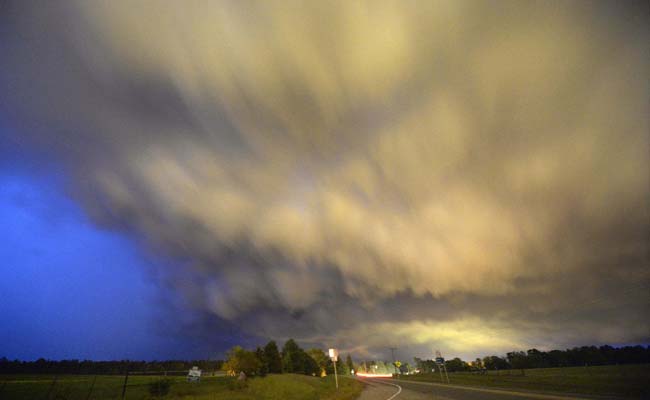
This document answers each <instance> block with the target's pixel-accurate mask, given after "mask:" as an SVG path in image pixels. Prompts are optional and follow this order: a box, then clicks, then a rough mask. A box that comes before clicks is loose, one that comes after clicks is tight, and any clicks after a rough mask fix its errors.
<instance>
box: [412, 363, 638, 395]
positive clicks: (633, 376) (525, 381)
mask: <svg viewBox="0 0 650 400" xmlns="http://www.w3.org/2000/svg"><path fill="white" fill-rule="evenodd" d="M400 379H405V380H415V381H427V382H437V383H440V382H441V381H440V374H439V373H437V372H436V373H435V374H420V375H411V376H402V377H400ZM449 380H450V382H451V384H455V385H470V386H483V387H493V388H507V389H524V390H532V391H551V392H562V393H573V394H585V395H593V394H597V395H612V396H622V397H636V398H650V364H641V365H620V366H596V367H567V368H539V369H527V370H525V375H521V371H520V370H511V371H498V373H497V371H489V374H487V375H476V374H472V373H469V372H455V373H450V374H449Z"/></svg>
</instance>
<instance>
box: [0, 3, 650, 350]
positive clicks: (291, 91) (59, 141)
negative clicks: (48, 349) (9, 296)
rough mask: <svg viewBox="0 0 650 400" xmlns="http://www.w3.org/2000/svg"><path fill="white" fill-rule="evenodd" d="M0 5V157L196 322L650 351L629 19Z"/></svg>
mask: <svg viewBox="0 0 650 400" xmlns="http://www.w3.org/2000/svg"><path fill="white" fill-rule="evenodd" d="M3 7H4V9H3V11H2V17H1V19H0V22H1V23H0V25H2V26H3V27H2V28H0V29H1V36H0V49H1V50H2V53H3V56H2V59H1V60H0V68H1V69H2V73H1V74H0V84H1V85H2V91H1V92H2V94H0V103H1V104H0V112H2V114H4V116H5V118H7V119H8V120H9V121H11V123H12V125H13V126H16V127H17V128H16V132H17V133H15V135H16V137H14V138H12V140H13V142H14V143H20V144H21V145H23V146H27V147H28V148H29V149H31V151H34V152H43V151H46V152H47V153H48V154H51V156H52V157H53V162H54V163H57V164H60V165H64V166H65V168H66V171H68V174H69V176H70V180H69V191H70V192H71V193H73V194H74V196H75V198H76V199H77V200H78V201H79V202H80V203H81V204H83V206H84V209H85V210H86V212H87V214H88V215H89V216H90V217H91V218H92V219H93V221H95V222H96V223H97V224H100V225H102V226H106V227H109V228H112V229H120V230H124V231H126V232H129V233H130V234H132V235H133V237H134V238H138V239H139V240H140V241H141V242H142V244H143V246H147V247H148V248H149V249H150V250H151V251H153V252H155V253H157V254H160V255H164V256H166V257H169V258H172V259H176V260H182V262H181V263H180V264H181V265H182V268H181V267H179V269H178V270H173V269H169V270H166V271H164V274H165V276H167V277H168V279H169V281H170V282H171V283H170V284H171V285H172V286H173V287H174V288H175V291H176V292H177V293H179V294H181V295H183V296H184V297H185V298H186V299H188V302H189V303H190V304H192V306H193V307H196V308H197V309H199V310H202V311H203V312H208V313H211V314H214V315H216V316H217V317H218V318H221V319H224V320H228V321H231V322H232V323H233V324H236V325H238V326H240V327H242V329H244V330H245V331H247V332H249V333H251V334H255V335H259V336H263V337H272V338H276V339H280V340H281V339H283V338H287V337H289V336H294V337H296V338H297V339H299V340H300V341H302V342H303V343H314V344H326V345H337V346H340V347H342V348H344V349H348V350H352V351H354V352H356V353H357V354H367V353H370V354H377V353H380V352H381V351H382V349H384V350H385V348H386V347H388V346H389V345H396V346H400V347H406V346H410V348H412V349H413V353H419V354H423V355H427V354H429V355H430V352H431V350H432V349H437V348H441V349H443V350H445V351H448V352H451V353H454V354H458V355H464V356H472V355H484V354H486V353H493V352H501V351H509V350H513V349H522V348H528V347H538V348H552V347H561V346H570V345H576V344H591V343H606V342H607V343H615V344H618V343H639V342H645V343H647V342H648V341H650V324H649V323H648V319H647V316H648V315H649V311H650V298H649V297H648V289H649V288H650V273H649V270H648V266H649V263H650V240H649V233H650V151H649V150H650V134H649V132H650V126H649V119H648V104H649V102H648V100H649V93H650V87H649V86H650V84H649V81H648V79H647V72H648V71H650V60H649V57H650V55H649V54H650V53H649V49H648V43H649V42H650V40H649V39H650V35H649V33H650V32H649V31H648V30H649V27H650V24H649V21H648V15H649V10H648V5H647V4H639V5H635V4H634V3H626V4H620V5H617V4H611V3H604V2H603V3H596V2H593V3H588V2H575V3H574V2H557V3H556V2H548V3H538V2H521V1H516V2H511V3H510V2H499V3H484V2H457V1H454V2H431V1H426V2H424V1H423V2H349V1H341V2H291V1H289V2H287V1H277V2H273V1H271V2H239V1H233V2H229V1H222V2H212V3H205V2H182V3H181V2H159V1H156V2H148V1H124V2H119V1H118V2H94V1H79V2H74V1H70V2H66V3H50V4H42V3H41V4H37V3H35V2H34V3H32V2H16V3H8V4H7V5H5V6H3ZM186 273H191V274H192V276H195V277H196V278H195V279H191V280H187V279H186V280H182V281H181V280H176V279H175V277H177V276H178V275H185V274H186Z"/></svg>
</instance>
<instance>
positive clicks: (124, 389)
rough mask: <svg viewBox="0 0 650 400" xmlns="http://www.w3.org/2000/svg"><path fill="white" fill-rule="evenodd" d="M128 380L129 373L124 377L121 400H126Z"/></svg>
mask: <svg viewBox="0 0 650 400" xmlns="http://www.w3.org/2000/svg"><path fill="white" fill-rule="evenodd" d="M128 380H129V371H128V370H127V371H126V375H124V385H122V400H124V399H126V382H127V381H128Z"/></svg>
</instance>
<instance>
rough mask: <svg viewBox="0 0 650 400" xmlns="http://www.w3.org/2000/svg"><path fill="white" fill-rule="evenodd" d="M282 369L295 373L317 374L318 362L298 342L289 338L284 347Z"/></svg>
mask: <svg viewBox="0 0 650 400" xmlns="http://www.w3.org/2000/svg"><path fill="white" fill-rule="evenodd" d="M282 369H283V370H284V372H288V373H294V374H305V375H316V374H317V373H319V372H320V370H319V367H318V364H316V361H314V359H313V358H311V357H310V356H309V355H308V354H307V353H306V352H305V351H304V350H303V349H301V348H300V346H298V344H297V343H296V342H295V341H294V340H293V339H289V340H287V342H286V343H285V344H284V347H282Z"/></svg>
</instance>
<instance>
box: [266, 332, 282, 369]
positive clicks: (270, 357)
mask: <svg viewBox="0 0 650 400" xmlns="http://www.w3.org/2000/svg"><path fill="white" fill-rule="evenodd" d="M264 357H266V362H267V364H268V371H269V373H271V374H281V373H282V358H280V352H279V351H278V345H277V344H276V343H275V341H273V340H271V341H270V342H268V343H267V344H266V346H264Z"/></svg>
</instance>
